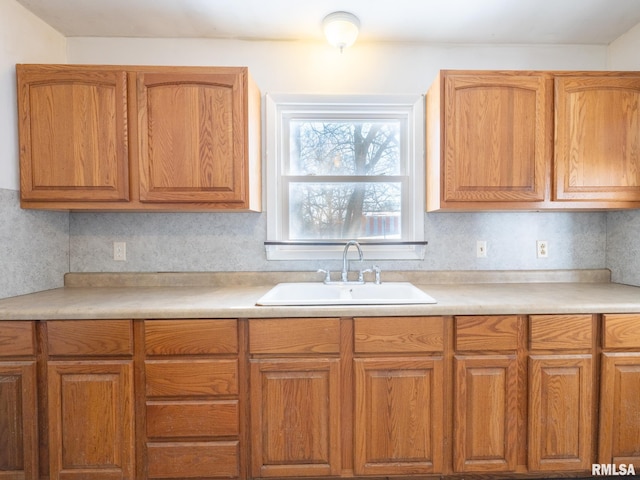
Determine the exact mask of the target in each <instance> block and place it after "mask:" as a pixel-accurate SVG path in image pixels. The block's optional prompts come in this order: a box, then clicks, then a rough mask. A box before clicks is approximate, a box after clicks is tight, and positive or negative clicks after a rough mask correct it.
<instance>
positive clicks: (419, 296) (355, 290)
mask: <svg viewBox="0 0 640 480" xmlns="http://www.w3.org/2000/svg"><path fill="white" fill-rule="evenodd" d="M414 303H436V301H435V300H434V299H433V298H432V297H430V296H429V295H427V294H426V293H424V292H423V291H422V290H420V289H419V288H417V287H416V286H414V285H413V284H411V283H409V282H385V283H381V284H380V285H376V284H375V283H365V284H363V285H354V284H350V285H349V284H346V285H344V284H342V285H341V284H328V285H327V284H324V283H315V282H300V283H279V284H277V285H276V286H275V287H273V288H272V289H271V290H269V291H268V292H267V293H266V294H265V295H263V296H262V297H261V298H260V299H259V300H258V301H257V302H256V304H257V305H406V304H414Z"/></svg>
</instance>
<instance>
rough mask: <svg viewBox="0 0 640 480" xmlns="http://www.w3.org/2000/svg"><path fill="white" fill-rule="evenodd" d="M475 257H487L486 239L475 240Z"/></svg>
mask: <svg viewBox="0 0 640 480" xmlns="http://www.w3.org/2000/svg"><path fill="white" fill-rule="evenodd" d="M476 257H478V258H487V242H486V240H478V241H477V242H476Z"/></svg>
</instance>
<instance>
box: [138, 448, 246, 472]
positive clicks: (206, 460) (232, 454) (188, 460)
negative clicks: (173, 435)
mask: <svg viewBox="0 0 640 480" xmlns="http://www.w3.org/2000/svg"><path fill="white" fill-rule="evenodd" d="M147 460H148V475H149V478H152V479H153V478H180V479H183V478H234V477H238V476H239V475H240V468H239V453H238V442H237V441H232V442H171V443H149V444H147Z"/></svg>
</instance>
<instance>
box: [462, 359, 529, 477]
mask: <svg viewBox="0 0 640 480" xmlns="http://www.w3.org/2000/svg"><path fill="white" fill-rule="evenodd" d="M454 364H455V367H454V368H455V401H454V453H453V455H454V457H453V465H454V469H455V470H456V471H457V472H473V471H479V472H493V471H495V472H499V471H512V470H514V469H515V467H516V463H517V439H518V431H517V428H518V425H517V417H518V408H517V401H518V391H517V390H518V377H517V363H516V355H515V354H514V355H477V356H456V357H455V361H454Z"/></svg>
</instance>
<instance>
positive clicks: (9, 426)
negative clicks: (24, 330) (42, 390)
mask: <svg viewBox="0 0 640 480" xmlns="http://www.w3.org/2000/svg"><path fill="white" fill-rule="evenodd" d="M37 405H38V404H37V381H36V364H35V362H34V361H25V362H10V361H2V362H0V479H3V480H5V479H6V480H9V479H11V480H13V479H20V480H37V479H38V422H37V418H38V413H37Z"/></svg>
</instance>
